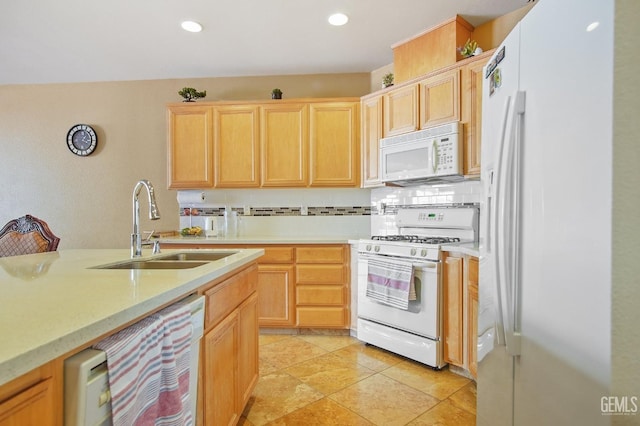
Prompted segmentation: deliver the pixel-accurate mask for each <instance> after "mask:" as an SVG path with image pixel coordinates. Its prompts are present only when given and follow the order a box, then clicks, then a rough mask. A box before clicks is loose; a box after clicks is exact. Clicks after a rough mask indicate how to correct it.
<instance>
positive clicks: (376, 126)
mask: <svg viewBox="0 0 640 426" xmlns="http://www.w3.org/2000/svg"><path fill="white" fill-rule="evenodd" d="M360 109H361V117H362V119H361V126H360V129H361V130H360V134H361V135H362V136H361V137H362V186H363V187H364V188H368V187H373V186H380V185H382V182H381V181H380V139H381V138H382V135H383V133H382V131H383V129H382V122H383V119H382V113H383V96H382V95H379V94H378V95H373V96H366V97H364V98H362V101H361V103H360Z"/></svg>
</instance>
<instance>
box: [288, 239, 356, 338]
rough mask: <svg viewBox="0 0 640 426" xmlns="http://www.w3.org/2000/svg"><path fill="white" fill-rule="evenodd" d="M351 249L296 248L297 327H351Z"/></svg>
mask: <svg viewBox="0 0 640 426" xmlns="http://www.w3.org/2000/svg"><path fill="white" fill-rule="evenodd" d="M349 256H350V252H349V250H348V246H344V245H340V246H323V247H297V248H296V317H297V323H296V325H297V326H298V327H323V328H324V327H327V328H348V327H349V325H350V310H349V304H350V293H349Z"/></svg>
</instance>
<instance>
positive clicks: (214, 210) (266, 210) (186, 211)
mask: <svg viewBox="0 0 640 426" xmlns="http://www.w3.org/2000/svg"><path fill="white" fill-rule="evenodd" d="M231 209H232V210H233V211H235V212H238V215H240V216H243V215H244V208H243V207H232V208H231ZM224 210H225V209H224V207H202V208H195V207H194V208H189V207H181V208H180V216H191V215H193V216H224ZM249 216H371V206H349V207H343V206H340V207H307V214H306V215H303V214H302V208H301V207H251V208H250V214H249Z"/></svg>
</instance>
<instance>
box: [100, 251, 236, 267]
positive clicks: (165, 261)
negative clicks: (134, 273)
mask: <svg viewBox="0 0 640 426" xmlns="http://www.w3.org/2000/svg"><path fill="white" fill-rule="evenodd" d="M236 253H237V251H207V250H201V251H184V252H177V253H171V254H165V255H162V256H155V257H151V258H148V259H130V260H126V261H124V262H118V263H110V264H107V265H100V266H94V269H191V268H197V267H198V266H202V265H206V264H207V263H209V262H214V261H216V260H220V259H224V258H225V257H228V256H231V255H234V254H236Z"/></svg>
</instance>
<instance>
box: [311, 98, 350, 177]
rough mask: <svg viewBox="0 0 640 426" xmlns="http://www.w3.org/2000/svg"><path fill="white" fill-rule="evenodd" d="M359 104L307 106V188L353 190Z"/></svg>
mask: <svg viewBox="0 0 640 426" xmlns="http://www.w3.org/2000/svg"><path fill="white" fill-rule="evenodd" d="M358 106H359V103H358V102H326V103H312V104H310V105H309V117H310V118H309V128H310V140H309V149H310V153H309V154H310V155H309V165H310V166H309V170H310V172H309V185H310V186H314V187H355V186H358V184H359V181H360V179H359V176H360V149H359V147H360V139H359V135H360V116H359V109H358Z"/></svg>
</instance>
